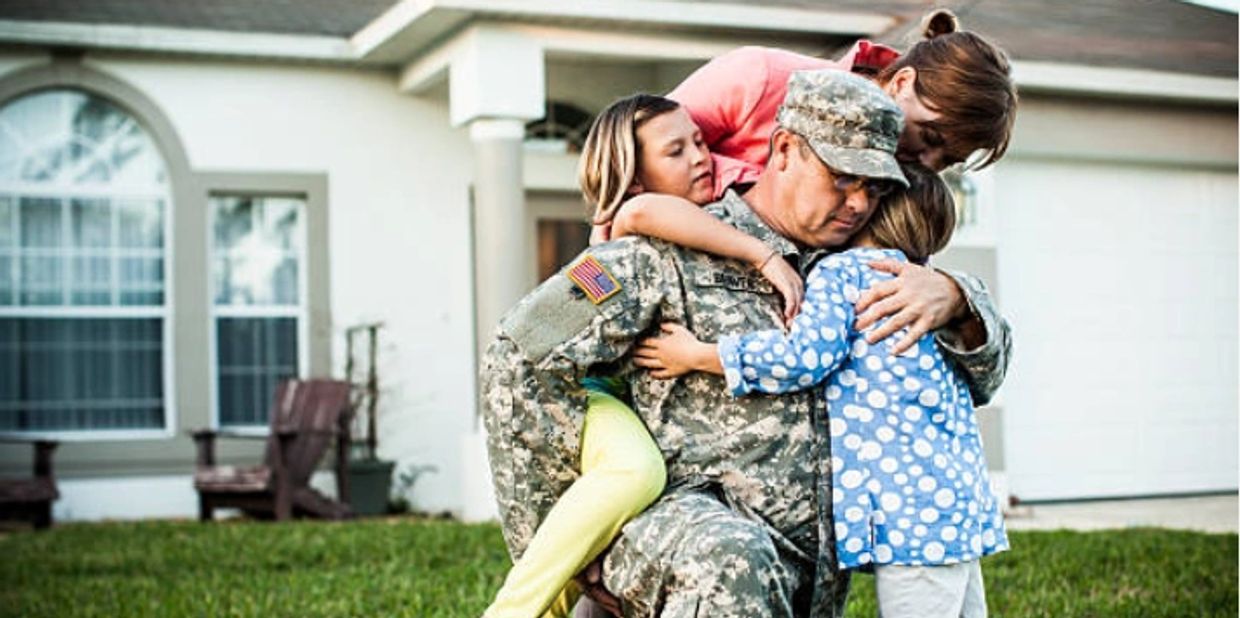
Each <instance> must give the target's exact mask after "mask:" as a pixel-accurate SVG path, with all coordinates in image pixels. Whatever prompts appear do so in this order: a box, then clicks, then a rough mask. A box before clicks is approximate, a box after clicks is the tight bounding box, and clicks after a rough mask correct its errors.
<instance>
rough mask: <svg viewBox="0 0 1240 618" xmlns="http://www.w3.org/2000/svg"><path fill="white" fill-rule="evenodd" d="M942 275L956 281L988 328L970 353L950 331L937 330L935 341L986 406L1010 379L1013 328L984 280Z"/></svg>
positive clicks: (974, 313) (954, 274) (956, 273)
mask: <svg viewBox="0 0 1240 618" xmlns="http://www.w3.org/2000/svg"><path fill="white" fill-rule="evenodd" d="M943 274H945V275H947V276H949V277H951V278H952V279H953V280H955V282H956V284H957V285H959V286H960V289H961V290H962V291H963V292H964V296H965V300H966V301H967V302H968V303H969V310H970V311H972V312H973V315H975V316H977V317H978V319H980V320H981V321H982V325H983V326H984V327H985V329H986V342H985V343H984V344H982V345H981V346H979V347H976V348H973V349H971V350H968V349H965V348H964V343H963V342H962V341H961V340H960V337H959V335H958V334H957V333H955V332H954V331H952V330H950V329H940V330H938V331H936V332H935V334H934V337H935V341H936V342H937V343H938V344H939V347H940V349H942V351H943V356H945V357H947V359H948V360H950V361H951V362H952V363H953V364H954V366H956V367H957V368H959V369H960V370H961V373H962V374H963V375H964V378H965V381H966V382H967V383H968V385H969V393H970V394H971V395H972V396H973V401H974V402H975V403H976V404H977V405H979V406H984V405H986V404H987V403H989V402H990V400H991V399H992V398H993V397H994V394H995V392H996V391H998V390H999V386H1000V385H1002V384H1003V379H1004V378H1005V377H1006V376H1007V368H1008V361H1009V360H1010V358H1011V353H1012V327H1011V326H1010V325H1009V324H1008V323H1007V320H1005V319H1003V316H1001V315H999V310H998V309H997V308H996V307H995V304H994V299H993V298H991V296H990V292H989V290H987V289H986V284H985V283H982V281H981V279H978V278H977V277H974V276H972V275H969V274H967V273H962V272H954V271H943Z"/></svg>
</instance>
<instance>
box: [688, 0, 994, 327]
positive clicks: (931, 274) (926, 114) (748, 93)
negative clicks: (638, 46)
mask: <svg viewBox="0 0 1240 618" xmlns="http://www.w3.org/2000/svg"><path fill="white" fill-rule="evenodd" d="M923 34H924V36H925V39H924V40H922V41H920V42H918V43H917V44H916V45H914V46H913V47H912V48H911V49H909V51H908V52H907V53H905V54H904V55H900V54H899V53H898V52H896V51H895V50H893V49H891V48H889V47H886V46H883V45H877V44H874V43H871V42H869V41H860V42H858V43H857V44H856V45H854V46H853V48H852V49H851V50H849V52H848V53H847V54H845V55H844V57H843V58H841V59H839V60H824V59H822V58H814V57H812V56H805V55H802V54H798V53H795V52H790V51H786V50H781V49H772V48H766V47H742V48H739V49H736V50H733V51H731V52H728V53H726V54H724V55H722V56H719V57H718V58H715V59H714V60H712V61H710V62H708V63H707V64H705V65H704V66H702V67H701V68H699V69H698V70H697V71H695V72H694V73H693V74H692V75H690V76H689V77H687V78H686V79H685V81H684V82H682V83H681V84H680V85H679V86H677V87H676V89H675V90H673V91H672V92H671V93H670V94H669V95H668V98H670V99H672V100H674V101H677V102H678V103H680V104H681V105H682V106H684V108H685V109H686V110H688V112H689V115H690V116H691V117H692V118H693V120H694V122H696V123H697V125H698V127H700V128H701V130H702V137H703V139H705V140H706V144H707V145H708V146H710V149H711V152H712V153H713V154H714V155H715V157H714V158H715V177H716V182H717V183H719V184H721V185H723V186H731V185H735V184H745V183H748V182H752V181H753V180H754V179H756V178H757V176H758V174H759V173H760V172H761V171H762V168H763V167H764V166H765V165H766V159H767V155H768V150H769V144H768V142H769V139H770V136H771V133H772V132H774V130H775V126H776V125H775V111H776V110H777V109H779V105H780V104H781V103H782V102H783V100H784V96H785V95H786V94H787V88H788V86H787V84H788V77H789V76H790V75H791V74H792V73H793V72H794V71H804V70H822V69H836V70H840V71H850V72H853V73H858V74H862V75H865V76H867V77H870V78H872V79H874V80H875V81H876V82H877V83H878V84H879V86H881V87H882V88H883V90H884V91H886V92H887V94H889V95H891V98H892V99H894V100H895V102H896V103H897V104H898V105H899V106H900V108H901V109H902V110H903V111H904V120H905V126H904V132H903V133H902V134H901V136H900V145H899V151H898V152H897V156H898V157H899V158H900V159H902V160H906V161H911V160H919V161H920V162H921V163H922V164H923V165H925V166H926V167H928V168H930V169H932V170H935V171H942V170H943V169H945V168H947V167H950V166H952V165H955V164H958V163H964V162H966V161H971V162H972V167H973V168H974V169H981V168H984V167H987V166H989V165H991V164H993V163H994V162H996V161H998V160H999V159H1000V158H1002V157H1003V155H1004V153H1005V152H1006V151H1007V147H1008V142H1009V140H1010V138H1011V132H1012V124H1013V122H1014V121H1015V120H1016V102H1017V96H1016V87H1015V85H1014V84H1013V83H1012V79H1011V68H1010V66H1009V64H1008V60H1007V55H1006V54H1005V53H1004V52H1003V50H1001V49H999V48H998V47H996V46H994V45H993V44H991V43H990V42H989V41H987V40H986V39H984V38H982V37H981V36H979V35H977V34H975V33H972V32H968V31H961V30H959V23H958V21H957V20H956V17H955V15H953V14H952V13H951V12H950V11H947V10H936V11H934V12H932V13H930V14H928V15H927V16H926V18H925V20H924V21H923ZM975 153H977V154H976V155H975ZM971 157H972V158H971ZM875 266H876V267H877V268H879V270H882V271H885V272H890V273H893V274H897V275H899V276H898V277H897V278H896V279H893V280H891V281H888V282H884V283H882V284H880V285H875V286H874V287H873V288H871V289H870V290H869V291H867V292H866V293H865V294H864V295H863V296H862V297H861V298H860V300H858V302H857V311H858V314H859V316H860V318H859V320H858V323H857V326H858V329H864V328H867V327H868V326H869V325H870V324H872V323H874V322H876V321H878V319H879V318H881V317H883V316H887V315H891V316H893V317H892V319H890V320H888V321H887V323H886V324H884V325H883V326H882V327H880V328H878V329H876V330H874V331H873V332H872V333H871V334H870V335H869V337H868V338H869V339H870V342H871V343H873V342H876V341H879V340H881V339H883V338H885V337H887V336H888V335H890V334H892V333H895V332H897V331H898V330H900V329H901V328H904V327H906V326H907V327H909V334H908V336H907V337H905V338H904V340H903V341H905V342H912V341H915V340H917V338H919V337H920V336H921V335H923V334H925V333H926V332H929V331H930V330H933V329H936V328H939V327H942V326H944V325H946V324H947V323H949V322H951V321H953V319H954V317H955V316H961V315H965V316H967V315H968V314H969V312H968V311H966V310H965V308H966V305H967V302H966V299H965V297H964V294H963V293H962V292H961V288H960V287H959V284H958V283H957V282H956V281H955V280H954V279H953V278H952V277H950V276H948V275H945V274H943V273H940V272H938V271H935V270H933V269H930V268H926V267H921V266H916V265H910V264H897V263H888V262H880V263H877V264H875ZM867 309H870V310H869V311H866V310H867ZM969 321H970V320H964V323H965V324H968V322H969ZM971 321H972V322H978V321H977V320H976V319H974V320H971ZM972 326H974V327H976V328H968V327H966V330H967V331H971V334H972V335H974V336H973V337H966V340H965V343H966V344H968V343H972V344H975V345H969V346H967V347H968V348H969V349H972V348H974V347H976V346H977V345H981V344H983V343H985V340H984V338H981V340H979V337H980V335H981V332H980V331H981V330H982V329H981V328H980V323H978V324H973V325H972ZM897 347H898V348H900V347H904V346H902V345H901V346H897Z"/></svg>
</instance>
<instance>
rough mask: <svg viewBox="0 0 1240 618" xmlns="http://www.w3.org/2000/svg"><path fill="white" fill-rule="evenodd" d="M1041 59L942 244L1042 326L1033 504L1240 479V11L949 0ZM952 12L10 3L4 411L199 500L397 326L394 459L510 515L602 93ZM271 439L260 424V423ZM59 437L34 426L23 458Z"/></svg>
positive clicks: (21, 429) (1028, 410) (1032, 330)
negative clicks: (527, 413) (494, 459)
mask: <svg viewBox="0 0 1240 618" xmlns="http://www.w3.org/2000/svg"><path fill="white" fill-rule="evenodd" d="M948 4H949V5H950V6H952V7H954V8H956V10H957V11H958V13H959V15H960V17H961V19H962V22H963V23H964V25H965V26H966V27H968V28H971V29H975V30H978V31H980V32H982V33H984V34H986V35H988V36H990V37H991V38H993V39H995V40H996V41H997V42H999V43H1000V44H1001V45H1002V46H1004V47H1005V48H1006V49H1007V50H1008V51H1009V52H1010V54H1011V56H1012V58H1013V61H1014V75H1015V79H1016V81H1017V83H1018V86H1019V88H1020V91H1021V97H1022V106H1021V110H1020V113H1019V120H1018V122H1017V128H1016V135H1015V139H1014V142H1013V144H1012V146H1011V149H1010V151H1009V153H1008V155H1007V157H1006V158H1005V159H1004V161H1002V162H1001V164H999V165H998V166H996V167H994V168H991V169H988V170H985V171H983V172H979V173H976V174H968V175H966V176H965V177H964V178H962V179H958V180H957V186H958V189H959V192H960V195H961V196H962V197H963V198H965V199H964V202H965V204H964V210H963V212H962V214H963V216H962V223H961V229H960V232H959V233H958V235H957V238H956V239H955V241H954V242H953V245H952V247H951V249H950V250H949V251H948V252H947V253H946V254H945V255H944V256H942V259H940V260H938V262H937V263H938V265H940V266H950V267H960V268H964V269H966V270H969V271H970V272H974V273H977V274H979V275H981V276H982V277H984V278H985V279H986V280H987V281H988V282H989V283H990V285H991V289H992V290H993V291H994V293H995V294H996V297H997V298H998V300H999V303H1000V305H1001V307H1002V309H1003V311H1004V313H1005V314H1006V315H1007V316H1009V319H1010V321H1011V322H1012V325H1013V327H1014V329H1015V333H1016V355H1015V358H1014V360H1013V364H1012V367H1011V372H1010V377H1009V378H1008V381H1007V384H1006V385H1005V387H1004V389H1003V390H1002V392H1001V395H1000V397H999V399H998V401H996V402H995V403H994V404H993V405H992V406H991V407H990V408H988V409H987V410H986V411H984V412H982V415H983V422H984V424H985V431H986V438H987V439H988V456H989V460H990V464H991V466H992V467H993V468H995V470H996V472H997V474H996V476H998V477H999V478H1002V479H1004V482H1005V483H1006V485H1007V486H1008V488H1009V489H1010V491H1011V492H1012V493H1013V494H1015V495H1017V496H1020V497H1021V498H1023V499H1026V500H1061V499H1076V498H1097V497H1108V496H1139V495H1171V494H1186V493H1208V492H1234V491H1236V489H1237V487H1238V485H1240V484H1238V481H1237V469H1238V467H1240V466H1238V465H1237V375H1238V374H1240V371H1238V369H1240V368H1238V363H1237V351H1238V347H1240V346H1238V333H1237V280H1238V274H1237V264H1238V259H1237V63H1236V50H1237V41H1236V31H1237V28H1236V25H1237V20H1236V15H1235V13H1233V12H1225V11H1219V10H1215V9H1210V8H1204V7H1201V6H1197V5H1194V4H1188V3H1183V2H1178V1H1174V0H1151V1H1149V2H1144V3H1140V5H1139V9H1134V5H1133V3H1130V2H1124V1H1123V0H1096V1H1093V2H1088V3H1073V2H1066V1H1063V0H1039V1H1036V2H1004V1H1001V0H980V1H977V2H969V3H963V2H953V3H948ZM925 7H926V3H924V2H919V1H912V0H901V1H889V2H879V3H875V2H860V1H856V0H842V1H826V0H822V1H810V2H807V1H804V0H776V1H773V2H764V3H741V2H736V1H734V0H726V1H725V0H631V1H620V0H582V1H577V2H558V1H555V0H521V1H518V0H350V1H348V2H343V1H340V2H333V1H330V0H299V1H296V2H294V1H291V0H267V1H265V2H248V1H241V0H208V1H202V2H197V3H182V2H177V3H167V2H133V1H132V0H90V1H86V0H47V1H44V2H38V3H6V4H5V5H4V6H0V43H2V45H0V432H2V433H4V434H18V435H23V436H36V435H38V436H53V437H56V438H58V439H60V440H61V441H62V446H61V448H60V449H59V451H58V453H57V458H56V469H57V473H58V475H59V478H60V487H61V493H62V495H63V497H62V499H61V500H60V501H59V502H58V503H57V505H56V509H57V513H58V517H60V518H73V519H95V518H104V517H124V518H128V517H154V516H179V515H187V516H188V515H192V514H193V513H194V512H195V502H194V500H195V498H194V494H193V492H192V489H191V488H190V484H189V475H190V473H191V471H192V466H193V459H194V451H193V445H192V442H191V440H190V438H189V437H188V435H187V431H188V430H190V429H193V428H197V427H207V426H211V427H228V428H234V429H238V430H241V431H250V432H258V433H261V432H262V431H263V428H262V427H263V425H264V422H265V413H266V409H267V405H268V401H269V399H270V396H271V393H272V390H273V385H274V383H275V382H276V380H278V379H279V378H280V377H282V376H287V375H293V374H299V375H314V376H321V375H336V376H340V375H342V370H343V367H344V365H345V346H344V339H343V337H344V335H343V333H344V330H345V329H346V328H347V327H348V326H350V325H353V324H358V323H364V322H372V321H382V322H384V324H385V327H384V330H383V331H382V347H381V350H380V379H381V381H382V389H383V395H382V404H381V412H380V414H381V416H380V419H379V420H380V434H381V435H380V453H381V454H382V456H384V457H385V458H388V459H392V460H396V461H399V462H402V463H403V464H418V465H431V466H434V467H435V471H434V473H432V474H428V475H425V476H424V477H423V479H422V480H421V481H419V483H418V485H417V487H416V491H415V494H414V496H413V498H414V501H415V502H416V504H417V505H418V506H419V507H420V508H424V509H428V510H451V511H453V512H455V513H457V514H459V515H461V516H463V517H466V518H468V519H478V518H485V517H488V516H490V515H491V514H492V513H493V508H494V507H493V505H492V503H491V500H490V498H489V495H488V491H489V488H488V481H487V480H486V461H485V453H484V449H483V446H482V444H483V442H482V436H481V433H480V431H481V430H480V427H479V426H480V423H479V421H478V418H477V405H476V383H475V377H474V376H475V369H474V367H475V358H476V351H477V350H478V349H479V347H480V346H482V345H484V344H485V342H486V340H487V339H488V333H489V331H490V328H491V326H492V325H493V324H494V323H495V322H496V320H497V319H498V317H499V315H500V314H501V313H502V312H503V311H504V310H505V309H507V308H508V307H509V306H511V305H512V304H513V303H514V302H515V301H516V300H517V299H518V298H520V297H521V296H522V295H523V294H524V292H525V291H526V290H528V289H530V288H531V287H532V286H533V285H534V284H535V283H536V282H537V281H538V280H539V277H540V276H545V275H546V274H547V273H548V272H550V271H552V270H554V268H556V267H557V266H558V265H559V264H560V263H562V261H563V260H564V259H566V258H567V257H568V256H570V255H572V254H573V253H575V252H576V250H577V249H578V248H579V247H580V246H581V244H582V243H583V240H582V236H581V225H582V224H581V218H582V216H583V214H584V212H585V208H584V206H583V205H582V204H581V201H580V198H579V196H578V193H577V188H576V184H575V174H574V166H575V163H576V160H575V159H576V158H575V156H574V155H573V151H574V144H576V143H579V141H580V139H581V136H582V134H583V133H584V131H585V130H586V128H588V123H589V120H590V117H591V115H592V114H593V113H594V112H597V111H598V110H599V109H601V108H602V107H603V106H604V105H606V104H607V103H608V102H610V101H611V100H613V99H614V98H616V97H619V96H622V95H625V94H628V93H631V92H634V91H639V90H640V91H652V92H662V91H666V90H669V89H670V88H671V87H672V86H674V85H675V84H676V83H678V81H679V80H680V79H682V78H683V77H684V76H685V75H687V74H688V73H689V72H690V71H692V70H693V69H694V68H695V67H696V66H699V65H700V64H701V63H702V62H704V61H705V60H707V59H709V58H711V57H713V56H715V55H717V54H719V53H722V52H724V51H727V50H729V49H732V48H734V47H737V46H740V45H755V44H756V45H770V46H778V47H784V48H788V49H793V50H797V51H801V52H804V53H810V54H818V55H823V56H828V57H832V56H836V55H838V54H840V53H842V51H843V50H845V49H847V47H848V46H849V45H850V44H851V43H852V42H853V41H855V40H856V39H858V38H869V39H873V40H879V41H883V42H890V43H893V44H896V45H899V46H902V45H905V44H906V43H907V38H906V37H907V35H908V34H909V33H910V32H911V31H913V30H914V28H915V25H916V22H917V21H918V18H919V16H920V15H921V13H922V12H923V11H924V10H925ZM222 446H226V447H227V448H226V449H222V450H221V452H220V458H221V459H222V460H224V461H225V462H234V463H239V464H244V463H252V462H255V461H257V460H258V459H259V457H260V452H259V447H258V446H257V444H249V443H240V444H226V445H222ZM28 458H29V452H28V449H25V448H16V447H12V446H11V445H0V474H8V473H14V474H21V473H24V472H25V471H26V469H27V467H28V465H29V462H28Z"/></svg>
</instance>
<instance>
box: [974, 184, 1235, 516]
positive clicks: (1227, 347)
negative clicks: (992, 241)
mask: <svg viewBox="0 0 1240 618" xmlns="http://www.w3.org/2000/svg"><path fill="white" fill-rule="evenodd" d="M1236 181H1237V177H1236V174H1235V173H1234V172H1216V171H1208V170H1207V171H1201V170H1189V169H1178V170H1177V169H1155V168H1148V167H1138V166H1130V165H1118V164H1117V165H1106V164H1097V163H1091V164H1069V163H1065V162H1062V161H1057V162H1049V161H1011V162H1005V164H1004V166H1002V168H1001V169H1000V170H998V171H997V172H996V184H995V189H996V193H997V204H996V209H997V231H996V238H997V245H998V248H997V258H996V261H997V263H998V268H997V271H998V279H999V284H1000V286H1001V287H1002V288H1003V290H1004V297H1003V310H1004V313H1005V314H1006V315H1007V316H1008V317H1009V320H1010V321H1011V322H1012V325H1013V328H1014V330H1015V350H1016V356H1015V358H1014V359H1013V365H1012V370H1011V375H1010V377H1009V379H1008V383H1007V384H1006V385H1005V387H1004V395H1003V396H1004V401H1005V409H1004V413H1005V414H1006V415H1007V418H1006V419H1005V428H1006V429H1005V432H1004V433H1005V436H1004V437H1005V446H1006V451H1007V455H1008V456H1007V466H1008V470H1007V472H1008V475H1009V479H1010V482H1011V487H1012V491H1013V493H1015V494H1016V495H1018V496H1021V497H1022V498H1026V499H1062V498H1074V497H1096V496H1116V495H1148V494H1159V493H1181V492H1184V491H1205V490H1222V489H1234V488H1236V487H1237V485H1238V484H1240V483H1238V479H1237V446H1236V440H1235V433H1236V432H1235V427H1236V414H1237V397H1236V389H1237V379H1238V378H1237V372H1238V368H1237V362H1236V358H1237V345H1238V344H1237V323H1238V318H1237V277H1238V272H1240V268H1238V267H1237V264H1238V258H1237V250H1236V244H1237V228H1236V225H1237V220H1238V219H1237V194H1236ZM1048 423H1050V424H1052V425H1053V426H1054V427H1056V430H1047V424H1048ZM1227 438H1229V439H1227ZM1193 445H1198V447H1197V448H1194V447H1193ZM1050 454H1053V455H1054V457H1053V458H1050V457H1048V455H1050ZM1120 471H1126V473H1121V472H1120Z"/></svg>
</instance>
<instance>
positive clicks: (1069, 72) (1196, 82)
mask: <svg viewBox="0 0 1240 618" xmlns="http://www.w3.org/2000/svg"><path fill="white" fill-rule="evenodd" d="M1012 77H1013V78H1014V79H1015V80H1016V86H1017V88H1019V89H1020V90H1021V91H1022V92H1035V93H1048V94H1065V95H1072V96H1096V97H1107V98H1123V99H1150V100H1162V101H1182V102H1185V103H1214V104H1235V103H1236V101H1237V93H1238V92H1240V81H1237V80H1235V79H1231V78H1226V77H1208V76H1204V75H1189V74H1186V73H1170V72H1166V71H1150V70H1145V69H1123V68H1114V67H1094V66H1082V65H1076V64H1059V63H1052V62H1021V61H1015V62H1013V63H1012Z"/></svg>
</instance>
